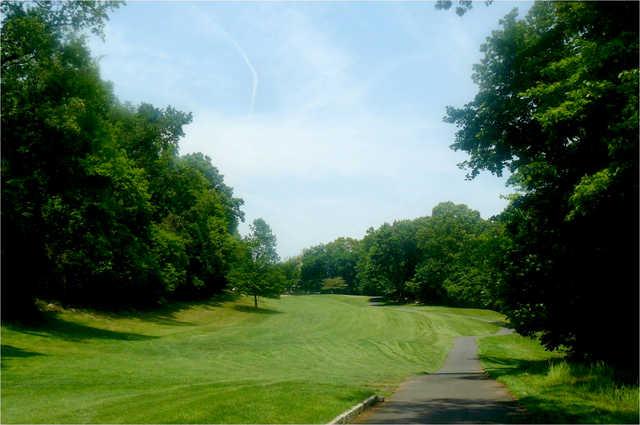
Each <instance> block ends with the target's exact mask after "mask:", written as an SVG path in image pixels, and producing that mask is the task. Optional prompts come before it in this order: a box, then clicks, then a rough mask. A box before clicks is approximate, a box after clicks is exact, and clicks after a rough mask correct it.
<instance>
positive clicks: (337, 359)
mask: <svg viewBox="0 0 640 425" xmlns="http://www.w3.org/2000/svg"><path fill="white" fill-rule="evenodd" d="M251 303H252V300H250V299H240V300H238V301H227V302H222V301H221V302H210V303H205V304H199V305H182V306H174V307H172V308H171V309H168V310H165V311H162V312H155V313H145V314H135V315H134V314H129V315H123V314H118V315H109V314H102V313H95V312H90V311H71V310H64V311H60V312H58V313H57V314H55V315H52V317H51V318H50V320H49V321H48V323H47V324H46V325H45V326H41V327H37V328H33V327H29V328H28V327H10V326H3V327H2V410H1V412H2V422H3V423H16V422H21V423H98V422H101V423H105V422H107V423H274V422H278V423H323V422H327V421H329V420H330V419H331V418H333V417H334V416H335V415H337V414H338V413H340V412H341V411H343V410H344V409H346V408H348V407H350V406H351V405H353V404H355V403H356V402H359V401H361V400H362V399H364V398H365V397H367V396H369V395H371V394H373V393H382V394H388V392H389V391H390V390H391V389H393V388H394V387H395V386H396V385H398V384H399V383H400V382H401V381H402V380H404V379H405V378H406V377H408V376H409V375H412V374H416V373H422V372H431V371H434V370H437V369H438V368H439V367H440V365H441V364H442V362H443V361H444V358H445V355H446V353H447V351H448V349H449V348H450V346H451V344H452V341H453V338H454V337H456V336H460V335H489V334H492V333H494V332H495V331H496V330H497V329H498V326H497V325H496V324H495V323H492V322H496V321H500V320H501V319H502V316H500V315H499V314H497V313H494V312H489V311H485V310H473V309H456V308H442V307H421V306H375V307H374V306H369V304H368V299H367V298H366V297H350V296H339V295H315V296H286V297H282V298H281V299H280V300H264V301H263V302H262V303H261V309H260V310H259V311H255V310H254V309H253V308H252V307H251Z"/></svg>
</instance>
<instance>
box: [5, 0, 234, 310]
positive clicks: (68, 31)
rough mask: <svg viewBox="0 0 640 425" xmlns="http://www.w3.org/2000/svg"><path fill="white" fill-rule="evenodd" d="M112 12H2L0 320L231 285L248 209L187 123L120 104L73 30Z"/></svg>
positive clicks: (15, 8) (102, 5)
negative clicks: (50, 302)
mask: <svg viewBox="0 0 640 425" xmlns="http://www.w3.org/2000/svg"><path fill="white" fill-rule="evenodd" d="M119 4H120V3H119V2H47V1H35V2H3V3H2V6H1V7H2V12H3V15H2V28H1V36H2V45H3V49H2V52H1V54H2V83H1V84H2V87H1V90H2V111H3V113H2V129H3V131H2V181H3V185H2V197H3V201H4V202H5V204H4V206H3V210H2V225H3V232H2V263H3V268H2V278H3V279H2V280H3V285H2V291H3V297H2V300H3V309H4V313H3V317H5V318H6V317H10V316H15V315H28V314H31V313H33V310H30V309H29V304H30V303H31V302H32V301H33V297H34V296H40V297H51V298H57V299H59V300H62V301H65V302H72V303H91V304H96V305H98V304H100V305H105V306H111V307H115V306H127V305H140V304H146V303H155V302H157V301H159V300H162V299H170V298H184V297H193V296H205V295H210V294H212V293H214V292H217V291H220V290H221V289H222V288H223V287H224V286H225V285H226V275H227V273H228V271H229V267H230V264H231V263H232V262H233V261H234V256H235V252H236V245H237V244H238V243H239V241H238V236H237V226H238V221H239V220H242V219H243V215H242V212H241V211H240V207H241V205H242V201H241V200H240V199H237V198H234V197H233V191H232V190H231V188H229V187H228V186H226V185H225V184H224V182H223V179H222V176H221V175H220V174H219V173H218V171H217V169H216V168H215V167H213V165H212V164H211V160H210V159H209V158H208V157H205V156H204V155H202V154H190V155H186V156H183V157H179V156H178V143H179V140H180V138H181V137H182V136H183V130H182V128H183V126H184V125H186V124H188V123H189V122H190V121H191V115H190V114H186V113H183V112H180V111H177V110H175V109H173V108H172V107H167V108H166V109H164V110H162V109H157V108H154V107H153V106H151V105H148V104H142V105H140V106H138V107H132V106H125V105H121V104H119V103H118V102H117V100H116V99H115V97H114V96H113V93H112V90H111V87H110V86H109V84H107V83H105V82H104V81H102V80H101V79H100V76H99V71H98V68H97V66H96V64H95V62H94V61H93V59H92V58H91V56H90V53H89V51H88V49H87V48H86V45H85V42H84V40H83V38H82V37H81V36H79V35H77V34H78V33H80V32H82V31H85V30H88V31H92V32H95V33H98V34H100V33H101V31H102V28H103V25H104V21H105V20H106V19H107V13H108V11H109V10H111V9H113V8H115V7H117V6H118V5H119Z"/></svg>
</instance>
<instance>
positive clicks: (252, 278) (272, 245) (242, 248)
mask: <svg viewBox="0 0 640 425" xmlns="http://www.w3.org/2000/svg"><path fill="white" fill-rule="evenodd" d="M237 249H238V254H237V260H236V263H235V264H234V265H233V268H232V269H231V271H230V272H229V279H230V280H231V282H232V284H233V285H234V289H235V290H236V291H238V292H239V293H241V294H245V295H251V296H253V297H254V307H255V308H258V297H259V296H261V297H269V298H278V297H279V296H280V294H282V292H284V290H285V288H286V285H287V281H286V276H285V274H284V272H283V270H282V269H281V268H280V267H278V265H277V262H278V260H279V257H278V253H277V252H276V237H275V235H274V234H273V233H272V231H271V228H270V227H269V225H268V224H267V223H266V222H265V221H264V220H263V219H262V218H257V219H255V220H254V221H253V224H251V226H250V233H249V234H248V235H247V236H246V237H245V238H244V240H243V243H242V244H240V245H239V246H238V248H237Z"/></svg>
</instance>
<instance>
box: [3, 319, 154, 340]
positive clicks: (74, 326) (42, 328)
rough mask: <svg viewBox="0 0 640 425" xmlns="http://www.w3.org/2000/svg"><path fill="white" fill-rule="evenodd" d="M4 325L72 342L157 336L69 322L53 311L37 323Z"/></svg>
mask: <svg viewBox="0 0 640 425" xmlns="http://www.w3.org/2000/svg"><path fill="white" fill-rule="evenodd" d="M5 326H7V328H9V329H11V330H13V331H16V332H20V333H25V334H29V335H36V336H42V337H55V338H60V339H64V340H67V341H74V342H77V341H84V340H91V339H111V340H123V341H143V340H148V339H155V338H157V337H156V336H151V335H143V334H137V333H132V332H120V331H111V330H108V329H102V328H96V327H93V326H89V325H84V324H80V323H75V322H70V321H67V320H64V319H62V318H60V317H58V316H57V315H56V314H53V313H45V317H44V319H43V320H42V321H40V322H39V323H37V324H18V323H7V324H6V325H5Z"/></svg>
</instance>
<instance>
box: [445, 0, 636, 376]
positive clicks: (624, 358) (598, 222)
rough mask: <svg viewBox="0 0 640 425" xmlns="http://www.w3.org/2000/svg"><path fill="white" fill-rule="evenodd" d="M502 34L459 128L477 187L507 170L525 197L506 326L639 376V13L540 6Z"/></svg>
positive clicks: (511, 262)
mask: <svg viewBox="0 0 640 425" xmlns="http://www.w3.org/2000/svg"><path fill="white" fill-rule="evenodd" d="M501 26H502V28H501V29H500V30H498V31H494V32H493V34H492V35H491V36H490V37H489V38H488V39H487V42H486V43H485V44H484V45H483V46H482V52H483V53H484V58H483V59H482V61H481V63H480V64H478V65H476V66H475V67H474V74H473V79H474V81H475V82H476V83H477V84H478V86H479V91H478V94H477V95H476V96H475V98H474V99H473V100H472V101H471V102H470V103H468V104H467V105H465V106H464V107H463V108H451V107H449V108H448V109H447V116H446V120H447V121H448V122H451V123H455V124H456V125H457V126H458V128H459V130H458V132H457V134H456V139H455V142H454V144H453V145H452V147H453V149H455V150H462V151H465V152H467V153H469V155H470V156H469V159H468V160H467V161H465V162H464V163H463V164H462V165H463V166H464V167H466V168H467V169H468V170H469V176H468V177H469V178H473V177H475V176H476V175H477V174H478V173H479V172H480V170H489V171H491V172H493V173H495V174H497V175H501V173H502V172H503V170H504V169H507V170H509V171H510V172H511V173H513V175H512V177H511V178H510V182H511V184H513V185H514V186H515V187H516V188H517V189H518V190H519V194H518V195H517V196H515V197H514V198H513V200H512V201H511V203H510V205H509V207H508V208H507V210H506V211H505V212H504V213H503V214H502V216H501V220H502V221H503V222H504V224H505V226H506V229H507V231H508V234H509V236H510V238H511V239H512V243H511V248H510V249H509V251H508V253H507V255H506V258H507V259H508V261H507V262H506V264H505V265H504V272H505V273H506V275H505V287H504V290H505V292H504V304H505V308H506V311H507V314H508V316H509V318H510V319H511V321H512V322H513V323H515V324H516V326H517V329H518V330H519V331H521V332H523V333H533V332H542V335H543V341H544V342H545V344H546V345H547V346H548V347H549V348H555V347H558V346H560V345H565V346H567V347H569V348H570V349H571V350H572V351H573V353H574V354H575V355H576V356H580V357H582V358H587V359H604V360H609V361H612V362H615V363H617V364H623V365H630V366H631V367H634V368H637V357H638V329H637V326H638V267H637V264H638V227H637V225H638V221H637V218H638V180H637V176H638V96H637V94H638V3H637V2H628V3H597V2H539V3H536V4H534V5H533V7H532V8H531V10H530V12H529V14H528V15H527V17H526V18H525V19H524V20H517V19H516V12H515V11H514V12H512V13H510V14H508V15H507V16H506V17H505V18H504V19H503V20H502V21H501ZM595 312H598V314H595ZM628 326H631V328H628Z"/></svg>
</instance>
